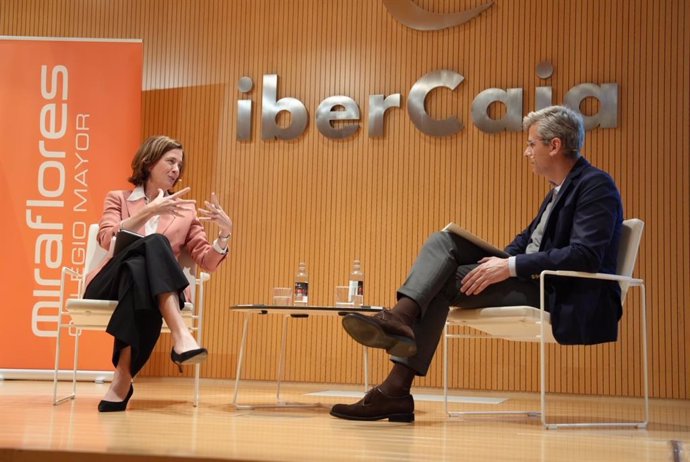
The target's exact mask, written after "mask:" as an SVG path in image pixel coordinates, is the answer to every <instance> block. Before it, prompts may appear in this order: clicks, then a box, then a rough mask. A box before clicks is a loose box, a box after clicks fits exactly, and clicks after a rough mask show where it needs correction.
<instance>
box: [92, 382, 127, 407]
mask: <svg viewBox="0 0 690 462" xmlns="http://www.w3.org/2000/svg"><path fill="white" fill-rule="evenodd" d="M133 394H134V385H130V386H129V392H128V393H127V396H126V397H125V399H124V400H123V401H106V400H101V402H100V403H98V412H120V411H124V410H125V409H127V403H129V398H131V397H132V395H133Z"/></svg>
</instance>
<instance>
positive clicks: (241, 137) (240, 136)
mask: <svg viewBox="0 0 690 462" xmlns="http://www.w3.org/2000/svg"><path fill="white" fill-rule="evenodd" d="M253 87H254V82H253V81H252V79H251V78H250V77H247V76H244V77H241V78H240V80H238V81H237V89H238V90H239V91H240V93H249V92H250V91H252V88H253ZM251 138H252V100H251V99H240V100H237V140H238V141H249V140H251Z"/></svg>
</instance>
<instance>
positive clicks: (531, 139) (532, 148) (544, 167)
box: [524, 124, 554, 176]
mask: <svg viewBox="0 0 690 462" xmlns="http://www.w3.org/2000/svg"><path fill="white" fill-rule="evenodd" d="M538 130H539V124H534V125H532V126H531V127H530V128H529V131H528V135H527V147H526V148H525V152H524V155H525V157H527V159H528V160H529V163H530V164H531V165H532V171H533V172H534V173H536V174H537V175H541V176H547V175H548V173H549V171H550V170H551V165H552V162H553V155H552V154H553V153H554V148H553V145H552V143H551V140H544V139H542V138H541V137H540V136H539V133H537V131H538Z"/></svg>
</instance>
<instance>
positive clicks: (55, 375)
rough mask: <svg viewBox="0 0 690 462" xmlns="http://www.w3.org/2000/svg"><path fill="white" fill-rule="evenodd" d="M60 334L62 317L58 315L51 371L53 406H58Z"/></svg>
mask: <svg viewBox="0 0 690 462" xmlns="http://www.w3.org/2000/svg"><path fill="white" fill-rule="evenodd" d="M61 334H62V315H61V314H60V315H59V318H58V326H57V335H56V337H55V370H54V371H53V406H56V405H57V404H58V399H57V386H58V372H59V370H60V340H61V338H62V337H61Z"/></svg>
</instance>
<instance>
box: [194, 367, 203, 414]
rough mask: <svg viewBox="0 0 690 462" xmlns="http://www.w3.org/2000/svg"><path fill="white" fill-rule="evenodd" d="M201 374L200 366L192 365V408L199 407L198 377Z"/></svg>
mask: <svg viewBox="0 0 690 462" xmlns="http://www.w3.org/2000/svg"><path fill="white" fill-rule="evenodd" d="M200 374H201V364H195V365H194V401H192V404H193V405H194V407H198V406H199V375H200Z"/></svg>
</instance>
